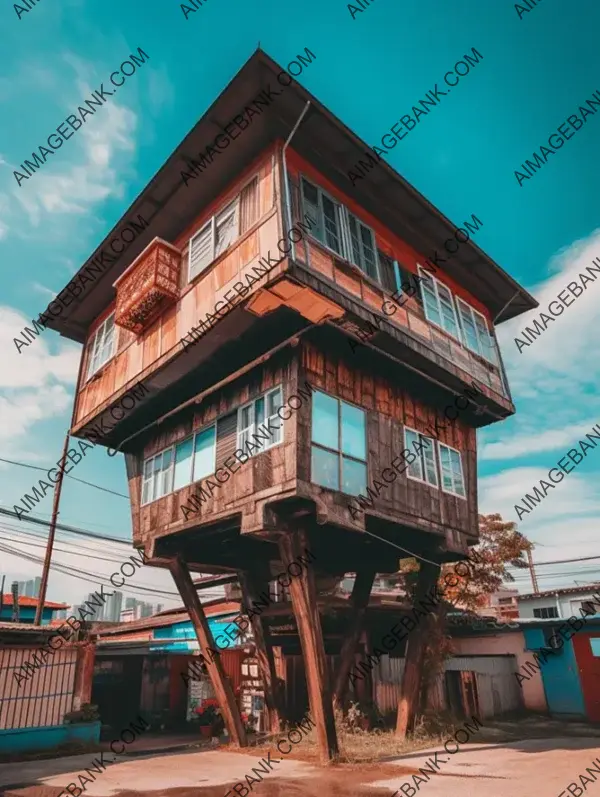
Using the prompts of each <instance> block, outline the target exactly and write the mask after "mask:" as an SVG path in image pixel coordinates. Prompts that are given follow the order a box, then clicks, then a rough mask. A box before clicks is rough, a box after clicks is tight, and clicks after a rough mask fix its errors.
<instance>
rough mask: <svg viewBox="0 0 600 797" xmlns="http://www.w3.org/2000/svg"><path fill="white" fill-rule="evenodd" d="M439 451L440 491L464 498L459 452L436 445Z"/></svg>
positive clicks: (441, 444)
mask: <svg viewBox="0 0 600 797" xmlns="http://www.w3.org/2000/svg"><path fill="white" fill-rule="evenodd" d="M438 447H439V451H440V472H441V474H442V490H443V491H444V492H445V493H453V494H454V495H460V496H461V498H465V481H464V478H463V471H462V460H461V456H460V451H457V450H456V449H455V448H451V447H450V446H446V445H444V444H443V443H438Z"/></svg>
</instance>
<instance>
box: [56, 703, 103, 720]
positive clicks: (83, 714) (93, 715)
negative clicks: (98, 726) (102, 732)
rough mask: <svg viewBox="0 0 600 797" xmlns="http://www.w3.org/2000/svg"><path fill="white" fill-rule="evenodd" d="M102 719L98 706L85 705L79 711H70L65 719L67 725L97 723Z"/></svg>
mask: <svg viewBox="0 0 600 797" xmlns="http://www.w3.org/2000/svg"><path fill="white" fill-rule="evenodd" d="M99 719H100V714H98V706H93V705H92V704H91V703H84V704H83V705H82V706H81V708H80V709H79V710H78V711H68V712H67V713H66V714H65V716H64V717H63V722H64V723H65V725H76V724H77V723H79V722H96V721H97V720H99Z"/></svg>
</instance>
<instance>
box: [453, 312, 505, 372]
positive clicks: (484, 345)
mask: <svg viewBox="0 0 600 797" xmlns="http://www.w3.org/2000/svg"><path fill="white" fill-rule="evenodd" d="M456 303H457V305H462V306H463V307H464V308H466V310H467V312H468V313H469V314H470V315H471V320H472V322H473V326H474V328H475V335H476V336H477V340H478V341H479V344H480V346H481V349H482V351H484V352H486V353H485V354H482V353H481V352H478V351H475V350H474V349H472V348H471V346H469V344H468V342H467V333H466V332H465V330H464V328H463V320H462V316H461V314H460V312H458V313H457V315H458V319H459V322H460V330H461V332H462V335H463V343H464V345H465V348H467V349H468V350H469V351H472V352H473V353H474V354H477V355H478V356H479V357H482V358H483V359H484V360H487V361H488V362H489V363H491V364H492V365H495V366H496V367H499V363H498V355H497V352H496V339H495V337H494V335H493V333H492V332H491V331H490V328H489V325H488V322H487V318H486V317H485V316H484V315H483V313H480V312H479V310H476V309H475V308H474V307H473V306H472V305H470V304H469V303H468V302H465V300H464V299H461V298H460V296H457V297H456ZM475 316H479V319H480V321H481V323H482V324H483V326H484V327H485V329H486V330H487V337H488V339H487V340H485V341H482V340H481V336H480V334H479V328H478V327H477V323H476V321H475ZM488 352H489V354H488Z"/></svg>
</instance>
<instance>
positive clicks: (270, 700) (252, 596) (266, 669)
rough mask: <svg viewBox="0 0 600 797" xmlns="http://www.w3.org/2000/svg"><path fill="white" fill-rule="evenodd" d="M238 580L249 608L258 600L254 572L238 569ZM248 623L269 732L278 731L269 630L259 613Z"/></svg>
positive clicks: (273, 664) (275, 680) (245, 604)
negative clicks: (260, 678) (262, 690)
mask: <svg viewBox="0 0 600 797" xmlns="http://www.w3.org/2000/svg"><path fill="white" fill-rule="evenodd" d="M239 581H240V586H241V588H242V599H243V602H244V606H245V608H246V609H247V610H251V609H252V605H253V604H254V603H257V602H258V600H259V597H258V596H259V589H260V585H259V582H258V578H257V576H256V573H255V572H253V571H247V570H245V571H240V573H239ZM265 586H266V585H265ZM250 624H251V626H252V633H253V635H254V643H255V645H256V656H257V658H258V666H259V668H260V673H261V675H262V679H263V683H264V686H265V704H266V707H267V716H268V719H269V730H270V731H271V733H279V731H280V730H281V723H280V719H279V705H278V701H277V675H276V673H275V659H274V657H273V642H272V640H271V632H270V631H269V627H268V625H267V623H266V621H265V618H264V617H262V616H261V615H259V614H254V615H251V616H250Z"/></svg>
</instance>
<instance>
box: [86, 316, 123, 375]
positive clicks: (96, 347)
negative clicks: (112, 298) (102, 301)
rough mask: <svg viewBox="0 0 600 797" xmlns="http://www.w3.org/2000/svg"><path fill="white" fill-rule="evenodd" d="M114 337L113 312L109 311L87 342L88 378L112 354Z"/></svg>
mask: <svg viewBox="0 0 600 797" xmlns="http://www.w3.org/2000/svg"><path fill="white" fill-rule="evenodd" d="M115 339H116V334H115V314H114V313H111V314H110V315H109V316H108V318H107V319H105V320H104V321H103V322H102V323H101V324H100V326H99V327H98V329H97V330H96V331H95V332H94V335H93V336H92V338H91V340H90V342H89V344H88V352H89V355H88V367H87V377H88V379H89V378H90V376H92V374H95V373H96V371H97V370H98V369H99V368H101V367H102V366H103V365H104V363H106V362H108V361H109V360H110V358H111V357H112V356H113V354H114V352H115Z"/></svg>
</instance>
